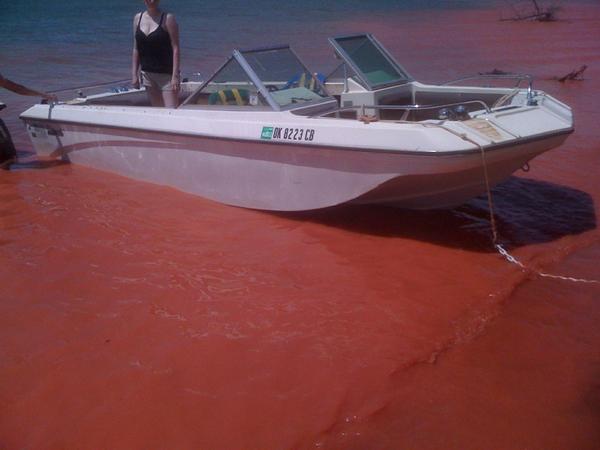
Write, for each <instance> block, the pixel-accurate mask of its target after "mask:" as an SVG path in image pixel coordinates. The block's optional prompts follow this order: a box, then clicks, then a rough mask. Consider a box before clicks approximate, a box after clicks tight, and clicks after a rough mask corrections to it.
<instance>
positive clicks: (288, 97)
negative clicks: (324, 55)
mask: <svg viewBox="0 0 600 450" xmlns="http://www.w3.org/2000/svg"><path fill="white" fill-rule="evenodd" d="M323 78H324V77H321V76H319V75H317V74H313V73H311V72H310V71H309V70H308V69H307V68H306V67H305V66H304V65H303V64H302V62H301V61H300V59H299V58H298V57H297V56H296V54H295V53H294V52H293V51H292V49H291V48H290V47H289V46H284V47H275V48H266V49H258V50H245V51H238V50H235V51H234V52H233V56H232V57H231V58H230V59H229V60H228V61H227V62H226V63H225V64H224V65H223V66H222V67H221V68H220V69H219V70H218V71H217V72H215V74H214V75H213V76H212V77H211V78H210V79H209V80H208V81H207V82H206V83H204V84H203V85H202V86H201V87H200V88H199V89H198V90H197V91H196V92H195V93H194V94H192V95H191V96H190V97H189V98H188V99H187V100H186V101H185V104H204V105H230V106H271V107H272V108H273V109H275V110H282V109H293V108H296V107H298V106H303V105H304V104H308V103H312V102H318V101H322V100H330V99H331V98H330V97H329V95H328V94H327V92H326V91H325V88H324V87H323V83H322V82H323Z"/></svg>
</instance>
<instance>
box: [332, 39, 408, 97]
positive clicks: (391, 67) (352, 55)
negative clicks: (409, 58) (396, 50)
mask: <svg viewBox="0 0 600 450" xmlns="http://www.w3.org/2000/svg"><path fill="white" fill-rule="evenodd" d="M329 42H330V43H331V44H332V45H333V46H334V47H335V49H336V52H337V54H338V55H339V56H340V57H341V58H342V59H343V60H344V62H345V63H346V64H348V65H349V66H350V69H351V71H350V72H351V73H353V74H355V76H356V77H357V78H358V81H360V82H361V83H362V84H363V85H364V86H365V87H367V88H368V89H371V90H372V89H377V88H381V87H385V86H391V85H396V84H404V83H407V82H409V81H411V80H412V78H411V77H410V75H408V74H407V73H406V71H405V70H404V69H403V68H402V67H401V66H400V65H399V64H398V63H397V62H396V61H395V60H394V58H393V57H392V56H391V55H390V54H389V53H388V52H387V50H386V49H385V48H384V47H383V46H382V45H381V44H380V43H379V42H378V41H377V40H376V39H375V37H373V36H372V35H370V34H359V35H352V36H342V37H337V38H330V39H329Z"/></svg>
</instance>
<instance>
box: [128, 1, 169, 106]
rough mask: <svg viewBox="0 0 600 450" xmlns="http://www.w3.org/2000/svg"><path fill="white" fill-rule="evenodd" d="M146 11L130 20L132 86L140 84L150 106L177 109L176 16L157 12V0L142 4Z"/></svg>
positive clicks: (158, 10)
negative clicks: (144, 90)
mask: <svg viewBox="0 0 600 450" xmlns="http://www.w3.org/2000/svg"><path fill="white" fill-rule="evenodd" d="M144 3H145V4H146V11H142V12H140V13H137V14H136V15H135V17H134V18H133V54H132V64H131V66H132V67H131V83H132V84H133V87H135V88H139V87H140V80H141V83H142V85H143V86H145V87H146V92H147V93H148V97H149V99H150V102H151V104H152V106H166V107H167V108H176V107H177V104H178V97H179V86H180V79H179V77H180V75H179V26H178V25H177V21H176V20H175V16H174V15H173V14H171V13H167V12H164V11H162V10H161V9H160V8H159V3H160V0H144Z"/></svg>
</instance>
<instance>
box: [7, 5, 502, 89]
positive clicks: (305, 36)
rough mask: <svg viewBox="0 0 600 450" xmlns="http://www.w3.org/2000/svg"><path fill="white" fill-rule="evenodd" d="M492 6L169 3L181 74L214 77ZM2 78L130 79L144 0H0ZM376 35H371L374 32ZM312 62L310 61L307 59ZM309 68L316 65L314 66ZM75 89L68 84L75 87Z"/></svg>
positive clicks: (54, 81) (53, 83)
mask: <svg viewBox="0 0 600 450" xmlns="http://www.w3.org/2000/svg"><path fill="white" fill-rule="evenodd" d="M493 3H494V2H493V1H473V0H461V1H452V2H448V1H443V0H427V1H415V0H403V1H392V0H377V1H372V0H371V1H359V0H347V1H340V2H323V1H321V0H303V1H302V2H291V1H287V2H286V1H273V0H261V1H251V2H247V1H242V0H234V1H229V2H221V1H215V0H211V1H196V0H178V1H168V0H167V1H164V2H162V3H161V6H162V7H163V9H165V10H168V11H171V12H173V13H175V15H176V17H177V20H178V22H179V25H180V29H181V47H182V63H183V71H184V74H185V73H187V74H191V73H194V72H197V71H202V72H205V71H211V70H213V69H214V68H215V66H216V65H218V64H219V63H220V62H221V61H222V60H223V59H224V58H225V57H226V56H227V55H228V54H229V53H230V51H231V50H232V49H233V48H239V47H242V48H246V47H253V46H262V45H267V44H271V43H290V44H292V45H293V46H294V47H295V48H297V50H298V51H299V52H300V53H302V54H304V55H303V56H304V57H305V58H306V55H307V54H309V53H311V52H310V50H311V49H313V48H314V47H315V46H318V47H321V48H326V47H327V41H326V38H327V37H328V36H330V35H332V34H336V33H345V32H353V31H356V30H353V29H348V30H346V29H343V27H342V29H340V27H339V26H338V24H339V23H340V22H344V21H347V20H354V19H356V20H359V19H360V18H364V17H369V18H370V19H376V18H377V17H378V16H385V15H386V14H388V13H389V12H390V11H398V10H407V11H408V10H414V9H429V8H436V9H439V8H461V7H469V8H472V7H474V6H484V5H487V6H489V5H490V4H493ZM0 5H1V11H2V12H1V15H0V72H1V73H3V74H4V75H5V76H6V77H9V78H11V79H15V80H20V81H21V82H23V83H29V84H32V85H34V86H39V87H40V88H41V87H44V88H45V89H46V90H52V89H60V88H66V87H69V86H70V85H71V84H72V83H73V82H75V80H77V82H78V83H79V84H82V83H83V84H84V83H88V82H89V83H94V82H100V81H105V80H107V79H109V80H110V79H119V78H127V77H128V76H129V73H130V69H129V64H130V54H131V41H132V37H131V28H132V17H133V15H134V14H135V13H136V12H138V11H140V10H142V9H143V8H144V4H143V2H142V1H137V2H124V1H122V0H107V1H103V2H97V3H96V2H89V1H85V0H70V1H54V2H48V1H41V0H20V1H10V2H9V1H7V0H2V1H1V2H0ZM369 31H374V30H369ZM308 59H310V54H309V56H308ZM309 62H311V61H309ZM70 83H71V84H70Z"/></svg>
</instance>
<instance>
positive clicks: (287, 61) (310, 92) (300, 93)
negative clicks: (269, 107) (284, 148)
mask: <svg viewBox="0 0 600 450" xmlns="http://www.w3.org/2000/svg"><path fill="white" fill-rule="evenodd" d="M242 55H243V56H244V59H245V60H246V61H247V63H248V65H249V66H250V68H251V69H252V70H253V71H254V72H255V73H256V75H257V76H258V78H260V80H261V81H262V83H263V84H264V85H265V87H266V88H267V89H268V90H269V92H270V94H271V97H272V98H273V99H274V100H275V101H276V102H277V103H278V104H279V105H280V106H287V105H291V104H296V103H303V102H308V101H312V100H320V99H322V98H326V97H327V94H326V93H325V91H324V90H323V86H322V84H321V83H322V80H323V79H324V77H323V76H321V75H319V74H311V73H310V72H309V71H308V70H307V69H306V68H305V67H304V66H303V65H302V63H301V62H300V60H299V59H298V58H297V57H296V55H295V54H294V53H293V52H292V51H291V50H290V49H289V48H288V47H284V48H277V49H269V50H254V51H246V52H243V53H242Z"/></svg>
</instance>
